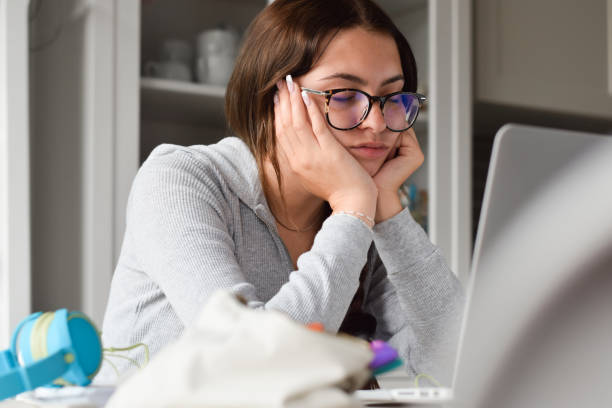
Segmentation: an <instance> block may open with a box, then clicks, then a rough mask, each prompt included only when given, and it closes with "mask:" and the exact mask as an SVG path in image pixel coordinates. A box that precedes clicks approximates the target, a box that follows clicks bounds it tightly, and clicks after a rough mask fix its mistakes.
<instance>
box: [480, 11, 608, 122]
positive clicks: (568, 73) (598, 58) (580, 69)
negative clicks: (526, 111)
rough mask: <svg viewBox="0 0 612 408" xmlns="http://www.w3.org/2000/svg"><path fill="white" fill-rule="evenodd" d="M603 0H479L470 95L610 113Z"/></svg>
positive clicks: (576, 111) (525, 104) (587, 112)
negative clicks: (474, 65)
mask: <svg viewBox="0 0 612 408" xmlns="http://www.w3.org/2000/svg"><path fill="white" fill-rule="evenodd" d="M607 3H608V4H607V5H606V0H589V1H578V0H539V1H531V0H512V1H505V0H476V1H475V8H476V21H475V40H476V41H475V45H476V48H475V57H476V58H475V61H476V69H475V80H476V83H475V89H476V95H475V99H476V100H477V101H479V102H491V103H497V104H505V105H514V106H520V107H525V108H532V109H541V110H547V111H556V112H559V113H570V114H578V115H586V116H592V117H601V118H608V119H610V118H612V55H611V54H612V21H610V20H612V1H610V0H607ZM606 7H607V9H606Z"/></svg>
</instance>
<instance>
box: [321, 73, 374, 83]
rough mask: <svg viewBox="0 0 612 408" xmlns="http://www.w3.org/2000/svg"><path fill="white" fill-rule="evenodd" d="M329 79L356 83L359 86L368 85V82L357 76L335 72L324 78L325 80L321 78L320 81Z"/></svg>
mask: <svg viewBox="0 0 612 408" xmlns="http://www.w3.org/2000/svg"><path fill="white" fill-rule="evenodd" d="M329 79H345V80H347V81H351V82H356V83H358V84H360V85H367V84H368V81H366V80H365V79H363V78H359V77H358V76H356V75H353V74H347V73H345V72H336V73H335V74H331V75H329V76H326V77H325V78H321V79H320V81H326V80H329Z"/></svg>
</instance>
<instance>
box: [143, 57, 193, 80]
mask: <svg viewBox="0 0 612 408" xmlns="http://www.w3.org/2000/svg"><path fill="white" fill-rule="evenodd" d="M145 75H146V76H149V77H155V78H164V79H173V80H176V81H191V79H192V78H191V69H190V68H189V65H187V64H186V63H184V62H181V61H159V62H154V61H150V62H148V63H147V64H146V65H145Z"/></svg>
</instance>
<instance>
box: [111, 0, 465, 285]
mask: <svg viewBox="0 0 612 408" xmlns="http://www.w3.org/2000/svg"><path fill="white" fill-rule="evenodd" d="M266 3H267V2H266V1H252V0H236V1H232V2H227V1H221V0H206V1H200V0H181V1H175V0H174V1H170V0H156V1H146V2H142V3H140V2H136V1H135V0H131V1H121V2H117V8H118V9H117V15H118V21H119V22H120V23H121V26H123V25H124V24H128V25H129V22H130V21H132V26H140V28H141V29H140V34H141V38H139V39H138V41H136V42H135V41H134V38H135V34H134V33H130V32H129V30H124V31H123V33H120V34H119V36H118V41H117V43H118V44H119V45H118V47H124V48H125V50H124V51H123V52H120V53H119V54H120V55H121V56H120V58H118V59H117V61H116V64H117V68H116V72H117V73H118V75H119V76H121V75H125V74H124V69H123V67H124V66H125V67H129V72H133V68H132V65H133V64H134V62H136V63H138V64H142V63H146V62H147V61H149V60H155V58H157V53H158V51H159V48H160V46H161V43H162V42H163V40H164V39H168V38H178V39H182V40H188V41H192V42H193V40H194V38H195V35H196V34H197V33H198V32H200V31H201V30H204V29H207V28H212V27H214V26H215V25H218V24H220V23H223V24H229V25H232V26H234V27H237V28H238V29H239V30H244V29H245V28H246V26H247V25H248V23H249V22H250V21H251V20H252V19H253V18H254V16H255V15H256V14H257V13H258V12H259V11H260V10H261V9H262V8H263V7H265V5H266ZM129 4H131V6H130V5H129ZM379 4H380V5H381V6H382V7H383V8H384V9H385V10H386V11H387V12H388V13H389V14H390V16H391V17H392V18H393V19H394V21H395V22H396V24H397V25H398V26H399V28H400V29H401V30H402V31H403V32H404V34H405V35H406V37H407V38H408V40H409V42H410V43H411V46H412V48H413V51H414V54H415V57H416V60H417V64H418V69H419V89H420V90H421V91H423V92H425V93H427V96H428V99H429V102H428V104H427V107H426V110H425V111H424V112H423V114H421V115H420V116H419V122H418V123H417V124H416V126H415V129H416V131H417V134H418V136H419V139H420V141H421V143H422V145H423V148H424V150H425V153H426V165H424V166H423V167H422V168H421V169H420V170H419V171H418V172H417V173H415V175H414V176H413V179H414V182H415V183H416V184H417V185H418V188H420V189H423V190H426V191H427V192H428V195H429V203H428V217H429V222H428V224H429V234H430V237H431V238H432V240H433V241H434V242H435V243H437V244H438V245H439V246H440V247H441V248H442V250H443V252H444V253H445V254H446V256H447V258H448V260H449V263H450V264H451V267H452V268H453V269H454V270H455V271H456V272H457V273H458V274H459V275H460V276H461V277H465V276H466V275H467V272H468V269H469V264H470V258H471V206H470V198H471V181H470V180H471V174H470V151H471V21H470V15H471V2H470V0H457V1H453V2H448V1H447V0H410V1H406V0H379ZM137 8H140V10H139V11H138V12H136V9H137ZM125 36H127V37H125ZM136 36H137V35H136ZM128 37H129V38H128ZM124 40H126V41H124ZM125 44H132V45H125ZM129 47H133V48H132V49H130V50H129V52H128V48H129ZM139 71H140V72H141V73H142V71H143V70H142V69H139ZM129 75H132V74H129ZM130 92H131V91H130ZM117 94H118V100H120V99H122V98H121V94H124V95H125V97H126V98H128V99H130V98H132V95H131V94H128V93H127V91H125V90H124V89H122V88H117ZM139 96H140V99H139V101H138V103H137V105H135V106H132V107H131V108H129V107H128V106H123V108H122V110H121V111H120V112H117V113H116V115H117V117H118V124H121V123H123V125H124V126H123V128H124V129H126V131H125V132H122V131H121V130H120V129H119V131H118V133H117V135H116V140H117V143H119V144H121V143H123V144H129V145H130V146H133V143H134V138H138V140H137V144H138V148H139V150H140V155H139V157H131V158H129V157H125V156H124V157H123V158H121V160H120V163H118V165H119V168H120V170H119V172H118V174H117V177H118V179H121V180H123V181H122V183H125V180H131V179H132V178H133V176H134V172H135V171H136V168H137V167H138V165H139V163H141V162H142V160H143V159H144V158H146V156H147V155H148V154H149V152H150V151H151V150H152V149H153V148H154V146H156V145H157V144H159V143H177V144H184V145H189V144H197V143H213V142H215V141H217V140H219V139H220V138H222V137H224V136H227V135H228V134H229V132H228V130H227V129H226V126H225V121H224V117H223V103H224V100H223V97H224V88H222V87H218V86H206V85H201V84H197V83H188V82H178V81H173V80H164V79H157V78H140V79H139ZM130 100H131V99H130ZM124 105H126V104H124ZM132 113H133V115H132ZM120 127H121V126H120ZM134 127H137V129H138V130H137V132H136V133H135V134H134V133H133V132H130V129H134ZM122 169H123V170H122ZM127 192H128V191H127V189H126V188H125V184H124V185H123V187H121V191H118V192H117V194H116V196H117V200H118V202H120V201H121V197H123V199H124V200H126V199H127ZM123 217H124V210H122V209H121V207H120V205H117V206H116V215H115V225H116V226H117V228H116V237H115V244H116V251H118V249H119V247H118V244H119V243H120V242H121V237H122V232H123V231H122V229H121V228H120V225H121V223H122V222H123Z"/></svg>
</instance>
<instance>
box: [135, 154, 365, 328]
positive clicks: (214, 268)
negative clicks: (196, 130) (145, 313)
mask: <svg viewBox="0 0 612 408" xmlns="http://www.w3.org/2000/svg"><path fill="white" fill-rule="evenodd" d="M202 160H203V159H202V158H200V157H198V159H197V160H196V159H194V158H193V157H191V156H190V155H189V153H187V152H185V151H180V150H179V151H174V152H170V153H167V154H159V153H158V154H157V155H155V156H152V157H150V158H149V159H148V160H147V161H146V162H145V163H144V164H143V166H142V167H141V169H140V171H139V173H138V175H137V177H136V179H135V181H134V184H133V187H132V192H131V195H130V201H129V204H128V219H127V231H128V233H129V234H131V239H132V241H133V242H134V248H135V250H134V251H135V254H134V255H135V259H137V261H138V262H139V264H140V266H141V268H142V270H143V271H145V273H146V274H148V275H149V276H150V278H151V279H152V280H153V281H154V282H155V283H156V284H157V285H158V286H159V287H160V289H161V290H162V292H163V293H164V295H165V296H166V297H167V299H168V301H169V303H170V304H171V306H172V308H173V309H174V310H175V312H176V314H177V315H178V317H179V318H180V319H181V321H182V322H183V324H185V325H188V324H189V323H190V322H191V321H192V320H193V319H194V317H195V315H196V314H197V312H198V311H199V309H200V308H201V306H202V305H203V304H204V303H205V302H206V300H207V299H208V298H209V296H210V295H211V294H212V293H213V292H214V291H215V290H217V289H220V288H224V289H229V290H230V291H232V292H233V293H235V294H239V295H241V296H242V297H243V298H245V299H246V300H247V302H248V304H249V306H251V307H254V308H262V309H268V308H270V309H275V310H280V311H283V312H285V313H286V314H288V315H289V316H290V317H292V318H293V319H295V320H297V321H300V322H304V323H306V322H312V321H318V322H321V323H323V324H324V325H325V327H326V328H328V329H329V330H337V329H338V327H339V326H340V324H341V322H342V320H343V318H344V315H345V313H346V310H347V309H348V307H349V305H350V302H351V299H352V297H353V295H354V293H355V291H356V289H357V287H358V284H359V273H360V271H361V268H362V267H363V265H364V264H365V262H366V257H367V251H368V247H369V246H370V244H371V242H372V231H371V230H370V229H369V228H367V227H366V226H365V225H364V224H363V223H362V222H361V221H359V220H358V219H355V218H353V217H350V216H346V215H333V216H330V217H329V218H328V219H327V220H326V221H325V222H324V224H323V226H322V228H321V230H320V231H319V232H318V234H317V235H316V237H315V241H314V244H313V246H312V248H311V250H310V251H308V252H306V253H304V254H302V255H301V256H300V257H299V258H298V262H297V265H298V270H296V271H293V272H292V273H290V275H289V281H288V282H287V283H285V284H284V285H283V286H282V287H281V289H280V290H279V291H278V292H277V293H276V295H275V296H273V297H272V298H271V299H268V300H267V301H266V302H264V301H262V300H261V299H258V298H257V296H256V293H255V288H254V286H253V285H252V284H251V283H249V282H248V281H247V280H246V279H245V275H244V273H243V272H242V271H241V268H240V265H239V263H238V261H237V259H236V256H235V252H234V251H235V243H234V241H233V239H232V228H233V226H232V223H233V222H235V221H234V218H233V217H234V216H235V213H236V211H235V209H234V210H232V208H231V204H230V203H229V201H228V198H227V197H226V196H225V195H224V194H225V191H223V189H222V188H221V187H220V184H219V175H218V174H216V173H215V170H214V168H213V167H211V166H209V165H207V164H206V163H203V161H202ZM254 245H256V243H254ZM263 256H264V255H262V257H263ZM261 263H262V264H265V259H262V262H261ZM261 273H266V271H264V270H262V271H261Z"/></svg>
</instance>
